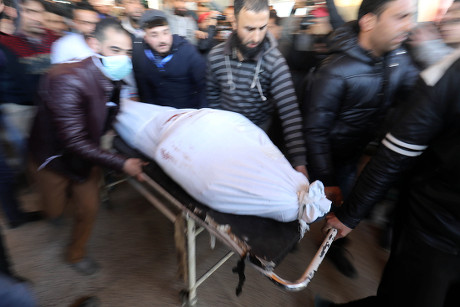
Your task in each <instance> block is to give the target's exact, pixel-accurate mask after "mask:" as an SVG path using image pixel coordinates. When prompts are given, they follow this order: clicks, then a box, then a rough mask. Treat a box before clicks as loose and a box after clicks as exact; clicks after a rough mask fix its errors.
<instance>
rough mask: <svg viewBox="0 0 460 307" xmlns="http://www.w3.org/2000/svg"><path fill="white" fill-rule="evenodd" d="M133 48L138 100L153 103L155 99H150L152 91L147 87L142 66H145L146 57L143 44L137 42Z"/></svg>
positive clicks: (147, 83)
mask: <svg viewBox="0 0 460 307" xmlns="http://www.w3.org/2000/svg"><path fill="white" fill-rule="evenodd" d="M133 46H134V48H133V57H132V58H133V60H132V61H133V72H134V79H135V82H136V85H137V93H138V95H139V100H140V101H142V102H147V103H155V99H154V97H152V94H151V93H152V90H151V89H150V87H149V82H148V81H147V75H146V73H145V69H144V68H145V67H144V66H145V65H146V63H145V59H146V57H145V54H144V47H143V43H142V41H139V40H137V41H135V42H134V44H133ZM152 65H153V64H152ZM152 69H153V68H152Z"/></svg>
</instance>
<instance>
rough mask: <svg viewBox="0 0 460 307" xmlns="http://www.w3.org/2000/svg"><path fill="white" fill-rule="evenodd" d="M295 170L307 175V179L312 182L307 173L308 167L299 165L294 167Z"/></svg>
mask: <svg viewBox="0 0 460 307" xmlns="http://www.w3.org/2000/svg"><path fill="white" fill-rule="evenodd" d="M294 169H295V170H296V171H298V172H300V173H302V174H304V175H305V177H307V179H308V180H310V176H308V171H307V167H306V166H305V165H297V166H296V167H294Z"/></svg>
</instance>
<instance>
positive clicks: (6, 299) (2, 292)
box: [0, 273, 38, 307]
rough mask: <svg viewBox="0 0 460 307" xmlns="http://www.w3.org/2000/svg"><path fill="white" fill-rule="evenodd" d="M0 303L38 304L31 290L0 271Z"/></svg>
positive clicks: (13, 305)
mask: <svg viewBox="0 0 460 307" xmlns="http://www.w3.org/2000/svg"><path fill="white" fill-rule="evenodd" d="M0 305H1V306H3V307H35V306H38V305H37V303H36V301H35V298H34V297H33V295H32V292H31V291H30V290H29V289H28V288H27V287H26V285H25V284H24V283H20V282H17V281H16V280H14V279H13V278H10V277H9V276H7V275H4V274H2V273H0Z"/></svg>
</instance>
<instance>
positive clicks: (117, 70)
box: [100, 55, 133, 81]
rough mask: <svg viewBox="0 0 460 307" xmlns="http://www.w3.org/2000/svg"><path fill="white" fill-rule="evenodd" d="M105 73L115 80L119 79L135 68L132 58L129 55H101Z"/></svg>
mask: <svg viewBox="0 0 460 307" xmlns="http://www.w3.org/2000/svg"><path fill="white" fill-rule="evenodd" d="M100 58H101V60H102V65H103V66H104V73H105V75H106V76H107V77H109V78H110V79H111V80H113V81H119V80H121V79H123V78H124V77H126V76H127V75H129V74H130V73H131V71H132V70H133V64H132V63H131V58H130V57H129V56H127V55H113V56H100Z"/></svg>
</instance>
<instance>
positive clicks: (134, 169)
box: [123, 158, 148, 181]
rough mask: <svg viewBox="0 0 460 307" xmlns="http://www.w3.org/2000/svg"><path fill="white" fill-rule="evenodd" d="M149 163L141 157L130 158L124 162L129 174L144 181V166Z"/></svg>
mask: <svg viewBox="0 0 460 307" xmlns="http://www.w3.org/2000/svg"><path fill="white" fill-rule="evenodd" d="M147 164H148V162H144V161H142V160H141V159H137V158H129V159H127V160H126V161H125V163H124V164H123V171H124V172H125V173H126V174H128V175H129V176H133V177H136V179H137V180H139V181H143V176H142V174H143V172H142V167H143V166H145V165H147Z"/></svg>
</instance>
